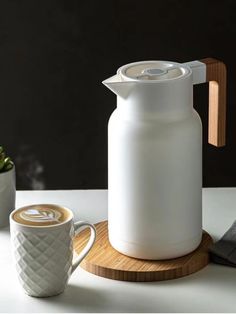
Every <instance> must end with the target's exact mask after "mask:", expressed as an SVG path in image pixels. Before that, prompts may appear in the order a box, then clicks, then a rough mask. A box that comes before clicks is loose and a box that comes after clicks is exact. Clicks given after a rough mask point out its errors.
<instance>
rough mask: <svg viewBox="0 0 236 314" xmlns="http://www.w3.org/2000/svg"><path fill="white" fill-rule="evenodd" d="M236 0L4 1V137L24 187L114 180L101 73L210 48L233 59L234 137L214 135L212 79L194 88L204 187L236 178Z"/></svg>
mask: <svg viewBox="0 0 236 314" xmlns="http://www.w3.org/2000/svg"><path fill="white" fill-rule="evenodd" d="M235 38H236V1H233V0H232V1H229V0H228V1H189V0H188V1H187V0H186V1H181V0H180V1H178V0H172V1H171V0H165V1H164V0H163V1H158V0H155V1H148V0H147V1H137V0H136V1H130V0H123V1H122V0H119V1H114V0H109V1H98V0H86V1H82V0H78V1H71V0H65V1H59V0H57V1H52V0H47V1H43V0H42V1H32V0H28V1H26V0H22V1H19V0H18V1H17V0H15V1H10V0H6V1H1V2H0V144H2V145H4V146H5V148H6V149H7V151H8V153H9V155H11V157H12V159H13V160H14V161H15V163H16V167H17V188H18V189H62V188H64V189H67V188H70V189H73V188H78V189H82V188H85V189H87V188H90V189H92V188H106V187H107V122H108V119H109V116H110V115H111V113H112V111H113V110H114V109H115V102H116V99H115V96H114V95H113V94H112V93H111V92H109V91H108V90H107V89H106V88H105V87H104V86H103V85H102V84H101V81H102V80H104V79H105V78H108V77H109V76H111V75H113V74H115V71H116V69H117V68H118V67H119V66H121V65H123V64H126V63H129V62H133V61H141V60H148V59H162V60H171V61H177V62H185V61H191V60H195V59H201V58H204V57H215V58H218V59H221V60H223V61H224V62H225V63H226V65H227V68H228V104H227V146H226V147H224V148H218V149H217V148H214V147H213V146H210V145H208V144H207V119H208V86H207V84H203V85H201V86H197V87H195V88H194V103H195V108H196V109H197V111H198V112H199V113H200V116H201V118H202V120H203V127H204V134H203V137H204V148H203V178H204V180H203V181H204V186H236V167H235V159H236V145H235V143H236V141H235V131H236V130H235V128H236V127H235V122H234V121H235V119H234V117H235V110H236V106H235V89H234V86H235V82H236V57H235V53H236V48H235V47H236V45H235Z"/></svg>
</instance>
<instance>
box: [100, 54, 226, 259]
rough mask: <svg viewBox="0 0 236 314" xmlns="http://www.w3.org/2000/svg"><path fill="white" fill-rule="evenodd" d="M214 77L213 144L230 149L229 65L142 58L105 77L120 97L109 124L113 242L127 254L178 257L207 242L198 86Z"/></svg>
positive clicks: (109, 182)
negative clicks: (227, 142) (196, 104)
mask: <svg viewBox="0 0 236 314" xmlns="http://www.w3.org/2000/svg"><path fill="white" fill-rule="evenodd" d="M207 81H211V82H210V91H209V92H210V93H209V95H210V98H209V104H210V110H209V119H210V121H209V122H210V123H209V125H210V127H209V142H210V143H211V144H213V145H215V146H223V145H224V136H225V135H224V133H225V132H224V130H225V85H226V84H225V82H226V70H225V66H224V64H223V63H222V62H219V61H217V60H215V59H204V60H201V61H193V62H188V63H185V64H180V63H176V62H169V61H143V62H136V63H131V64H127V65H125V66H122V67H121V68H120V69H119V70H118V71H117V74H116V75H115V76H113V77H111V78H109V79H107V80H105V81H104V82H103V84H105V85H106V86H107V87H108V88H109V89H110V90H112V91H113V92H114V93H115V94H116V95H117V108H116V110H115V111H114V112H113V113H112V115H111V117H110V120H109V126H108V233H109V241H110V243H111V245H112V246H113V247H114V248H115V249H116V250H118V251H119V252H121V253H123V254H125V255H128V256H132V257H135V258H141V259H169V258H176V257H179V256H182V255H185V254H188V253H190V252H191V251H193V250H194V249H196V248H197V246H198V245H199V244H200V242H201V238H202V125H201V120H200V117H199V115H198V114H197V112H196V111H195V110H194V108H193V84H199V83H204V82H207Z"/></svg>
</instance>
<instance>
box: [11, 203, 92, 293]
mask: <svg viewBox="0 0 236 314" xmlns="http://www.w3.org/2000/svg"><path fill="white" fill-rule="evenodd" d="M84 226H87V227H89V228H90V230H91V236H90V239H89V241H88V243H87V244H86V246H85V247H84V249H83V250H82V251H81V252H80V254H79V255H78V256H77V258H76V259H75V260H74V261H72V260H73V237H74V236H75V235H77V234H78V233H79V232H80V231H81V227H84ZM10 231H11V243H12V251H13V257H14V262H15V266H16V270H17V273H18V278H19V281H20V283H21V285H22V287H23V289H24V291H25V292H26V293H27V294H28V295H30V296H35V297H49V296H53V295H57V294H59V293H61V292H63V291H64V289H65V287H66V285H67V282H68V280H69V278H70V276H71V274H72V273H73V272H74V270H75V269H76V268H77V266H78V265H79V264H80V263H81V261H82V260H83V259H84V257H85V256H86V255H87V254H88V252H89V251H90V250H91V248H92V246H93V244H94V242H95V239H96V229H95V227H94V225H92V224H90V223H88V222H85V221H78V222H75V223H74V222H73V213H72V211H71V210H69V209H68V208H65V207H62V206H58V205H54V204H38V205H29V206H25V207H22V208H19V209H16V210H14V211H13V212H12V213H11V215H10Z"/></svg>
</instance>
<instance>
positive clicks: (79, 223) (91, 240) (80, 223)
mask: <svg viewBox="0 0 236 314" xmlns="http://www.w3.org/2000/svg"><path fill="white" fill-rule="evenodd" d="M84 226H88V227H89V228H90V231H91V234H90V238H89V241H88V243H87V244H86V246H85V247H84V248H83V250H82V251H81V252H80V254H79V255H78V256H77V257H76V259H75V261H74V263H73V264H72V270H71V273H73V272H74V271H75V269H76V268H77V267H78V266H79V264H80V263H81V262H82V260H83V259H84V258H85V256H86V255H87V254H88V252H89V251H90V250H91V248H92V246H93V244H94V242H95V240H96V229H95V227H94V225H93V224H90V223H89V222H86V221H77V222H75V223H74V229H75V236H76V235H77V234H79V233H80V232H81V231H82V230H80V228H81V227H84Z"/></svg>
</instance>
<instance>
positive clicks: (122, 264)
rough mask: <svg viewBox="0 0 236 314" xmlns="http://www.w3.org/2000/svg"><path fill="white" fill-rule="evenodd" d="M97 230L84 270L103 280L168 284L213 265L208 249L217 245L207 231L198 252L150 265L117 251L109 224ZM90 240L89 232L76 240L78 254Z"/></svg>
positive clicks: (149, 262) (104, 223) (81, 234)
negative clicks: (111, 238)
mask: <svg viewBox="0 0 236 314" xmlns="http://www.w3.org/2000/svg"><path fill="white" fill-rule="evenodd" d="M95 226H96V229H97V239H96V242H95V244H94V246H93V248H92V250H91V251H90V252H89V254H88V255H87V256H86V257H85V259H84V260H83V261H82V263H81V264H80V266H81V267H82V268H83V269H85V270H86V271H88V272H90V273H93V274H95V275H98V276H101V277H106V278H110V279H115V280H125V281H159V280H168V279H175V278H179V277H183V276H187V275H189V274H192V273H195V272H197V271H198V270H200V269H202V268H203V267H205V266H206V265H207V264H208V262H209V256H208V249H209V246H210V245H211V244H212V242H213V241H212V238H211V236H210V235H209V234H208V233H207V232H205V231H203V236H202V242H201V244H200V245H199V247H198V248H197V249H196V250H195V251H194V252H192V253H190V254H188V255H185V256H183V257H179V258H175V259H169V260H162V261H149V260H141V259H136V258H132V257H128V256H126V255H123V254H121V253H119V252H118V251H116V250H115V249H113V247H112V246H111V245H110V243H109V240H108V234H107V221H103V222H100V223H98V224H96V225H95ZM89 236H90V233H89V229H85V230H83V231H82V232H81V233H80V234H79V235H78V236H77V237H76V238H75V240H74V246H75V250H76V252H77V253H79V252H80V251H81V250H82V249H83V247H84V246H85V244H86V243H87V241H88V238H89Z"/></svg>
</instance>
